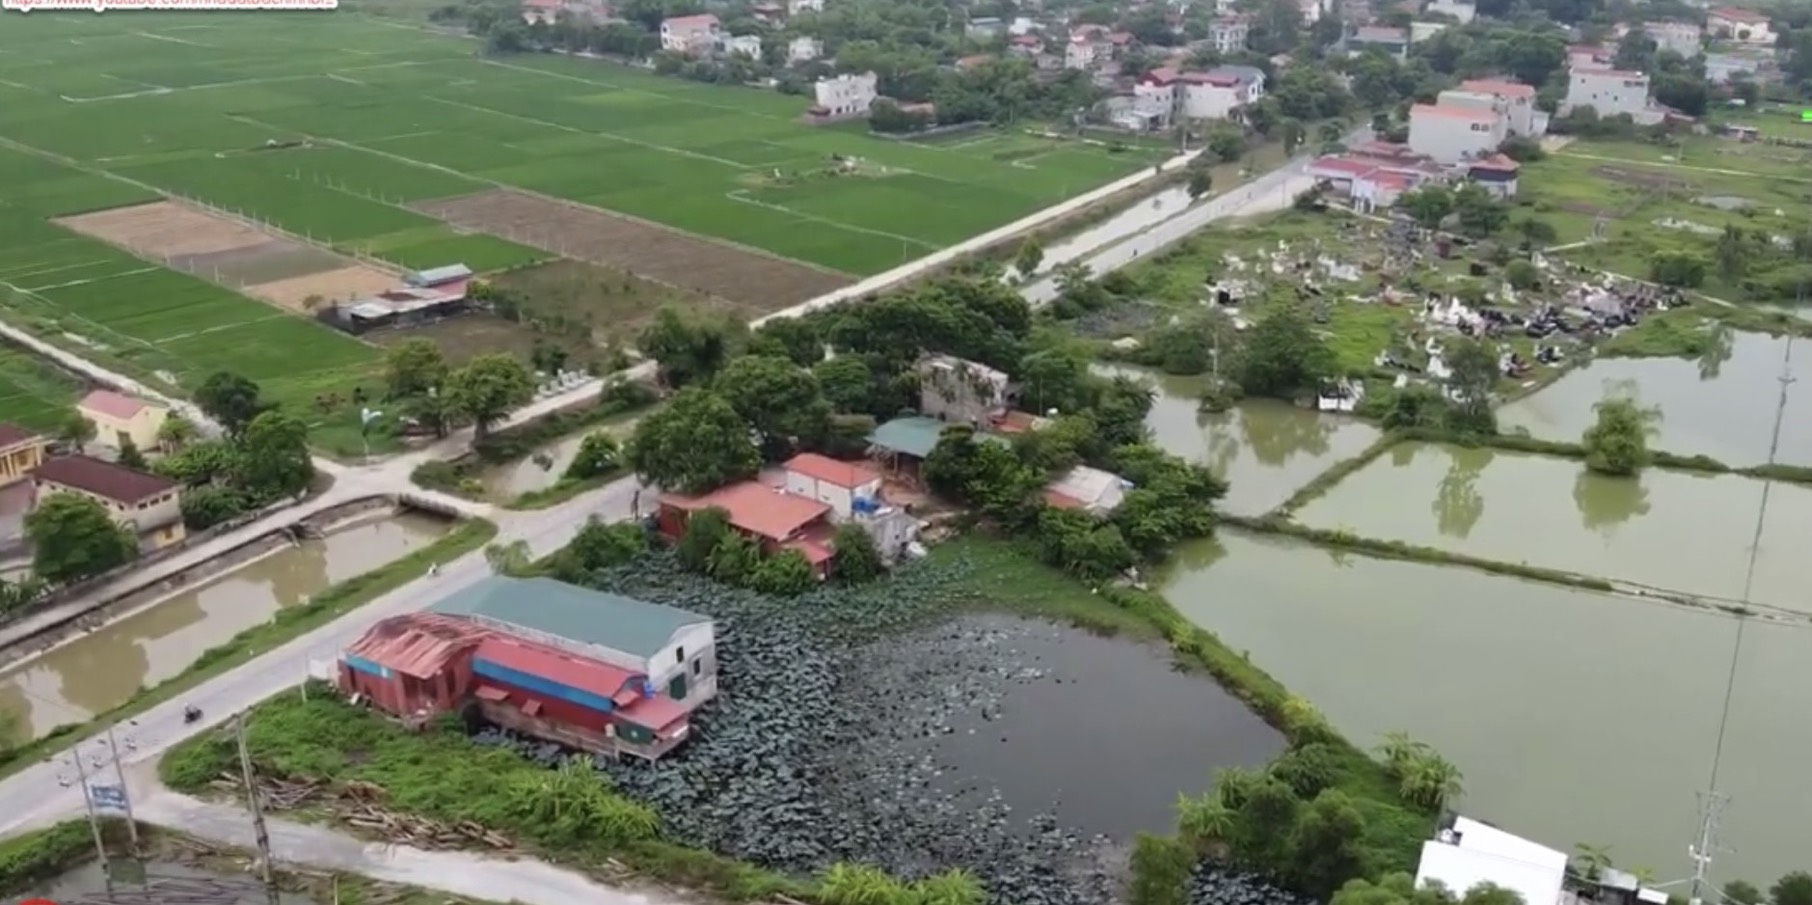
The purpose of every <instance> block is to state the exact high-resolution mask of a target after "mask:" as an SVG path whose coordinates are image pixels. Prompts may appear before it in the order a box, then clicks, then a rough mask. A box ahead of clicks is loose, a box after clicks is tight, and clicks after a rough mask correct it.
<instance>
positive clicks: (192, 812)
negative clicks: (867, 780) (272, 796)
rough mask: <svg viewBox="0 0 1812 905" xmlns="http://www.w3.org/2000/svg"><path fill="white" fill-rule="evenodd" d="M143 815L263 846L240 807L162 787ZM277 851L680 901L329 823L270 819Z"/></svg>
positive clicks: (529, 898) (450, 879) (532, 864)
mask: <svg viewBox="0 0 1812 905" xmlns="http://www.w3.org/2000/svg"><path fill="white" fill-rule="evenodd" d="M137 816H138V819H140V820H143V821H146V822H148V823H154V824H158V825H160V826H167V827H173V828H176V829H179V830H181V831H182V832H184V833H188V834H189V835H191V836H195V837H197V838H200V839H204V840H207V841H209V842H213V843H217V844H220V845H229V846H234V847H237V848H245V849H256V848H257V839H256V838H255V837H254V835H253V832H252V823H251V819H250V818H249V817H248V816H247V814H246V812H245V811H244V810H242V809H240V808H237V807H231V806H228V805H222V804H214V803H211V802H205V801H201V800H199V799H195V798H190V797H188V796H186V795H178V794H176V793H174V792H171V791H169V790H167V789H156V790H154V791H152V792H151V793H150V794H148V795H145V796H143V797H141V798H140V799H139V800H138V802H137ZM265 828H266V829H267V830H268V831H269V832H270V841H271V851H272V853H273V854H275V855H276V859H277V861H278V862H280V863H284V864H296V865H301V866H304V867H309V868H314V869H317V870H332V871H344V872H347V873H355V874H361V875H363V876H367V877H371V878H373V879H376V880H387V881H389V882H392V883H405V884H408V885H410V886H419V887H422V888H424V889H433V890H438V891H440V892H445V893H451V894H453V895H458V896H467V897H471V898H478V899H488V900H490V901H492V902H522V903H526V905H578V903H585V905H676V903H677V902H678V899H677V898H676V897H673V896H663V897H661V898H655V897H652V896H650V895H647V894H643V893H638V892H630V891H627V890H623V889H617V888H613V887H610V886H605V885H603V884H601V883H597V882H594V881H592V880H590V879H587V878H586V877H584V876H581V875H580V874H577V873H574V872H573V871H569V870H564V869H561V868H558V867H552V866H550V865H547V864H544V863H542V862H540V861H532V860H526V859H517V860H504V859H502V858H497V857H490V856H486V855H479V854H474V853H471V852H442V851H425V850H423V849H419V848H411V847H409V846H406V845H386V844H383V843H376V842H366V841H364V840H362V839H357V838H355V837H352V836H348V835H346V834H344V833H341V832H338V831H336V830H332V829H328V828H326V827H321V826H311V825H308V824H301V823H293V822H291V821H288V820H281V819H275V818H270V819H266V820H265Z"/></svg>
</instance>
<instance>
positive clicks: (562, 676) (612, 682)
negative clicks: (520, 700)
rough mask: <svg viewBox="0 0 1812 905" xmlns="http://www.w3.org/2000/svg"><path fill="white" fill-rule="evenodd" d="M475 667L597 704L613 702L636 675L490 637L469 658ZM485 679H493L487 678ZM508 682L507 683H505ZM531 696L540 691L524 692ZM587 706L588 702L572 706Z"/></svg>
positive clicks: (518, 641) (513, 640) (532, 645)
mask: <svg viewBox="0 0 1812 905" xmlns="http://www.w3.org/2000/svg"><path fill="white" fill-rule="evenodd" d="M472 659H473V661H474V664H475V666H476V664H477V663H478V662H479V661H482V662H485V663H491V664H495V665H497V666H501V667H503V668H504V669H506V670H514V671H516V672H519V673H524V674H527V675H530V676H533V677H535V678H537V679H541V680H544V681H546V682H551V683H553V684H555V685H563V686H565V687H567V688H571V689H575V690H578V691H581V692H585V693H586V694H588V695H594V696H596V697H597V698H598V699H600V701H611V700H614V699H615V697H616V695H617V692H620V691H622V690H623V686H625V685H627V684H629V683H630V682H631V681H632V680H634V679H635V678H636V677H637V676H638V675H639V674H638V673H632V672H630V671H629V670H627V669H619V668H617V667H615V666H612V665H610V664H608V663H603V662H600V661H597V660H588V659H586V658H583V657H575V656H573V655H572V654H569V653H566V652H565V651H561V650H556V649H554V648H551V647H548V646H547V645H545V644H536V643H534V642H532V641H526V640H523V639H521V638H506V637H503V636H501V635H493V636H491V637H489V638H487V639H485V641H484V643H482V644H480V645H478V650H477V651H475V652H474V653H473V654H472ZM486 677H487V678H496V677H494V676H488V675H487V676H486ZM506 681H507V680H506ZM525 690H527V691H531V692H538V691H541V689H536V688H526V689H525ZM575 703H587V702H583V701H580V702H575ZM587 706H594V707H595V709H600V710H609V709H610V707H609V706H597V705H595V704H589V703H587Z"/></svg>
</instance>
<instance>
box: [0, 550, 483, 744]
mask: <svg viewBox="0 0 1812 905" xmlns="http://www.w3.org/2000/svg"><path fill="white" fill-rule="evenodd" d="M450 527H451V525H450V524H449V523H447V522H445V521H442V520H440V519H436V518H432V517H429V516H425V515H419V514H407V515H399V516H395V517H384V518H381V519H380V520H377V521H368V522H364V523H360V524H355V525H351V526H348V527H345V528H341V529H338V530H335V531H332V532H331V533H329V534H328V536H327V537H325V538H321V539H316V540H307V541H303V542H302V543H301V544H300V545H298V546H293V547H287V548H284V549H282V550H280V551H278V552H276V553H273V554H271V555H269V556H267V557H265V558H263V559H259V560H257V561H255V562H252V563H249V564H247V565H245V566H242V567H240V568H238V569H235V570H233V571H230V572H227V573H224V574H222V575H219V576H217V577H213V578H211V579H210V580H208V581H207V582H206V583H205V584H201V585H199V586H197V587H194V588H191V589H189V590H187V591H184V592H182V593H180V594H177V595H175V596H173V597H170V598H169V599H167V600H165V601H163V602H162V603H159V604H157V605H155V606H152V607H150V608H149V609H146V610H143V611H141V612H138V613H134V614H133V615H131V616H128V617H126V618H124V619H121V620H118V621H116V622H113V623H110V624H108V625H107V626H105V627H103V628H101V629H99V630H97V631H95V632H92V633H90V634H87V635H83V636H81V637H80V638H77V639H75V640H73V641H70V642H69V643H68V644H64V645H62V646H60V647H56V648H52V649H51V650H50V651H48V652H47V653H45V654H43V655H41V656H38V657H35V658H33V659H30V660H26V661H24V662H22V663H20V664H18V665H17V666H15V667H13V668H11V669H8V670H6V671H5V672H3V673H0V709H4V710H7V711H9V712H13V713H19V714H25V715H26V716H27V719H26V722H27V725H29V726H30V728H31V732H32V734H33V735H34V736H37V735H42V734H43V733H45V732H47V731H49V730H50V729H52V728H54V727H56V726H59V725H63V724H65V723H77V722H81V721H83V720H86V719H88V718H90V717H92V716H93V715H94V714H96V713H102V712H105V711H107V710H109V709H112V708H113V707H116V706H118V705H119V704H121V703H123V702H125V700H126V699H127V698H130V697H131V696H132V695H133V693H134V692H136V691H138V689H139V688H141V687H144V686H147V685H154V684H156V683H158V682H161V681H163V680H164V679H167V678H169V677H171V676H173V675H176V674H177V673H179V672H181V671H182V670H183V669H185V668H187V667H188V666H189V664H191V663H193V662H195V659H196V658H197V657H199V656H200V655H201V654H202V652H203V651H206V650H207V649H208V648H211V647H214V646H216V645H218V644H221V643H223V642H225V641H227V640H228V639H230V638H232V637H233V636H234V635H237V634H239V633H240V632H242V631H244V630H246V629H248V628H251V627H252V626H255V625H258V624H260V623H263V622H268V621H269V620H270V619H271V617H272V616H274V615H275V614H276V613H277V611H278V610H280V609H282V608H283V607H287V606H293V605H295V604H297V603H301V602H303V601H304V600H306V599H308V597H309V596H310V595H312V594H317V593H319V592H321V591H322V590H324V589H326V588H327V587H329V586H330V585H333V584H335V583H337V582H341V581H345V580H346V579H348V578H351V577H353V576H355V575H359V574H361V573H364V572H369V571H371V570H372V569H375V568H377V567H378V566H381V565H383V564H385V563H387V562H390V561H391V560H393V559H396V558H398V557H400V556H402V555H404V554H406V553H408V552H409V551H411V550H416V549H419V548H421V547H425V546H427V545H428V544H430V543H432V542H433V541H434V539H435V538H437V537H439V536H440V535H442V534H445V533H446V532H447V531H448V530H449V528H450Z"/></svg>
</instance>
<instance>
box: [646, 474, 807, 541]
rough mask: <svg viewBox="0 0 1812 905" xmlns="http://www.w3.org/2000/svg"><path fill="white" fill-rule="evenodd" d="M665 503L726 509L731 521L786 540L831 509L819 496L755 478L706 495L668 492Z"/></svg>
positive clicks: (687, 507) (692, 508)
mask: <svg viewBox="0 0 1812 905" xmlns="http://www.w3.org/2000/svg"><path fill="white" fill-rule="evenodd" d="M661 503H662V504H664V505H668V506H673V507H675V508H677V509H684V510H686V511H688V512H697V511H698V510H701V509H722V510H723V511H724V512H726V513H728V514H729V516H730V524H732V525H735V526H736V527H738V528H740V529H742V530H744V531H747V532H749V533H750V534H754V535H757V536H759V537H764V538H767V539H768V540H772V541H783V540H786V539H787V538H790V537H792V536H793V535H794V534H797V533H798V532H799V529H801V528H804V527H805V526H806V525H809V524H811V523H812V522H815V521H817V520H819V519H821V518H823V517H824V516H825V515H826V514H828V513H829V512H830V507H829V506H827V505H825V504H823V503H820V502H817V501H816V500H808V499H806V498H804V497H799V496H794V495H792V494H790V493H786V492H784V491H778V490H774V489H771V488H768V487H764V486H762V485H761V484H758V483H756V482H754V481H741V482H739V483H735V484H731V485H729V486H726V487H719V488H717V489H716V490H713V491H711V492H710V493H707V494H705V495H703V496H683V495H680V494H665V495H663V496H662V497H661Z"/></svg>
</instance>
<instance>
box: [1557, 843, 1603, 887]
mask: <svg viewBox="0 0 1812 905" xmlns="http://www.w3.org/2000/svg"><path fill="white" fill-rule="evenodd" d="M1610 866H1611V847H1610V846H1608V845H1593V844H1591V843H1589V842H1575V843H1573V857H1572V858H1571V859H1569V860H1568V861H1567V871H1568V872H1569V873H1572V874H1574V875H1576V876H1578V877H1580V878H1581V879H1584V880H1587V881H1590V882H1592V883H1596V882H1598V878H1599V877H1601V876H1603V875H1604V871H1605V869H1606V868H1608V867H1610Z"/></svg>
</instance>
